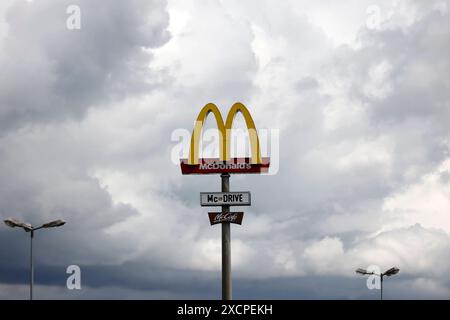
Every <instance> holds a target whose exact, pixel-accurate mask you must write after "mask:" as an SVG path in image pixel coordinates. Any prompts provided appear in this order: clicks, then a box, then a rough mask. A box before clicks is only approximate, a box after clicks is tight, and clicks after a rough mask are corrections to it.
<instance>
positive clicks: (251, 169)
mask: <svg viewBox="0 0 450 320" xmlns="http://www.w3.org/2000/svg"><path fill="white" fill-rule="evenodd" d="M238 112H240V113H241V114H242V115H243V116H244V120H245V123H246V125H247V130H248V134H249V138H250V147H251V158H231V154H230V149H231V142H230V140H231V128H232V125H233V120H234V117H235V116H236V114H237V113H238ZM210 113H212V114H213V115H214V117H215V119H216V123H217V129H218V130H219V148H220V149H219V158H201V159H200V158H199V144H200V139H201V134H202V130H203V124H204V122H205V120H206V118H207V117H208V115H209V114H210ZM269 166H270V159H269V158H262V157H261V152H260V145H259V139H258V132H257V131H256V127H255V123H254V122H253V118H252V116H251V115H250V112H249V111H248V109H247V108H246V107H245V106H244V105H243V104H242V103H239V102H238V103H235V104H234V105H233V106H232V107H231V109H230V111H229V112H228V115H227V118H226V121H225V122H224V121H223V118H222V115H221V114H220V111H219V108H217V106H216V105H215V104H213V103H208V104H207V105H206V106H204V107H203V109H202V110H201V111H200V113H199V114H198V117H197V120H196V122H195V125H194V131H193V133H192V136H191V145H190V148H189V158H188V159H181V172H182V174H213V173H225V172H227V173H264V172H268V170H269Z"/></svg>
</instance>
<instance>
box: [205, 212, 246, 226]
mask: <svg viewBox="0 0 450 320" xmlns="http://www.w3.org/2000/svg"><path fill="white" fill-rule="evenodd" d="M208 216H209V222H210V223H211V225H215V224H218V223H224V222H229V223H234V224H242V219H243V218H244V213H243V212H208Z"/></svg>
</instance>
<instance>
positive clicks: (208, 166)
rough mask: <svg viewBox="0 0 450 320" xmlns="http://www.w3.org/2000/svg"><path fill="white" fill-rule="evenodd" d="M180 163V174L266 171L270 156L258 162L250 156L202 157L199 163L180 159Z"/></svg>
mask: <svg viewBox="0 0 450 320" xmlns="http://www.w3.org/2000/svg"><path fill="white" fill-rule="evenodd" d="M180 165H181V173H182V174H214V173H267V172H268V171H269V166H270V158H262V159H261V163H259V164H253V163H252V162H251V159H250V158H232V159H231V160H230V161H221V160H219V159H217V158H204V159H199V164H188V159H181V163H180Z"/></svg>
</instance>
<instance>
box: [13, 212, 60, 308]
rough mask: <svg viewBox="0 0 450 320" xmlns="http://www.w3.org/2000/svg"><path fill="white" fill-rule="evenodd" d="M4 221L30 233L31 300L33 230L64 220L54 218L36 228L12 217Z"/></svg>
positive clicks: (55, 225) (31, 295)
mask: <svg viewBox="0 0 450 320" xmlns="http://www.w3.org/2000/svg"><path fill="white" fill-rule="evenodd" d="M4 222H5V224H6V225H7V226H8V227H11V228H15V227H19V228H22V229H23V230H25V232H29V233H30V239H31V240H30V300H33V284H34V266H33V237H34V232H35V231H36V230H39V229H46V228H55V227H60V226H62V225H64V224H65V223H66V222H65V221H63V220H54V221H51V222H48V223H44V224H43V225H42V226H40V227H36V228H34V227H33V226H32V225H31V224H29V223H25V222H22V221H20V220H17V219H13V218H8V219H6V220H4Z"/></svg>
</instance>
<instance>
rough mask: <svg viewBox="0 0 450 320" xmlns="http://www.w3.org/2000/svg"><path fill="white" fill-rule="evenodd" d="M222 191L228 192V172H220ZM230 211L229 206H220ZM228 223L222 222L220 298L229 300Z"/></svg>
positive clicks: (229, 259)
mask: <svg viewBox="0 0 450 320" xmlns="http://www.w3.org/2000/svg"><path fill="white" fill-rule="evenodd" d="M220 177H221V178H222V192H230V174H229V173H222V174H221V175H220ZM222 212H224V213H228V212H230V206H222ZM230 231H231V230H230V223H229V222H225V223H222V300H231V232H230Z"/></svg>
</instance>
